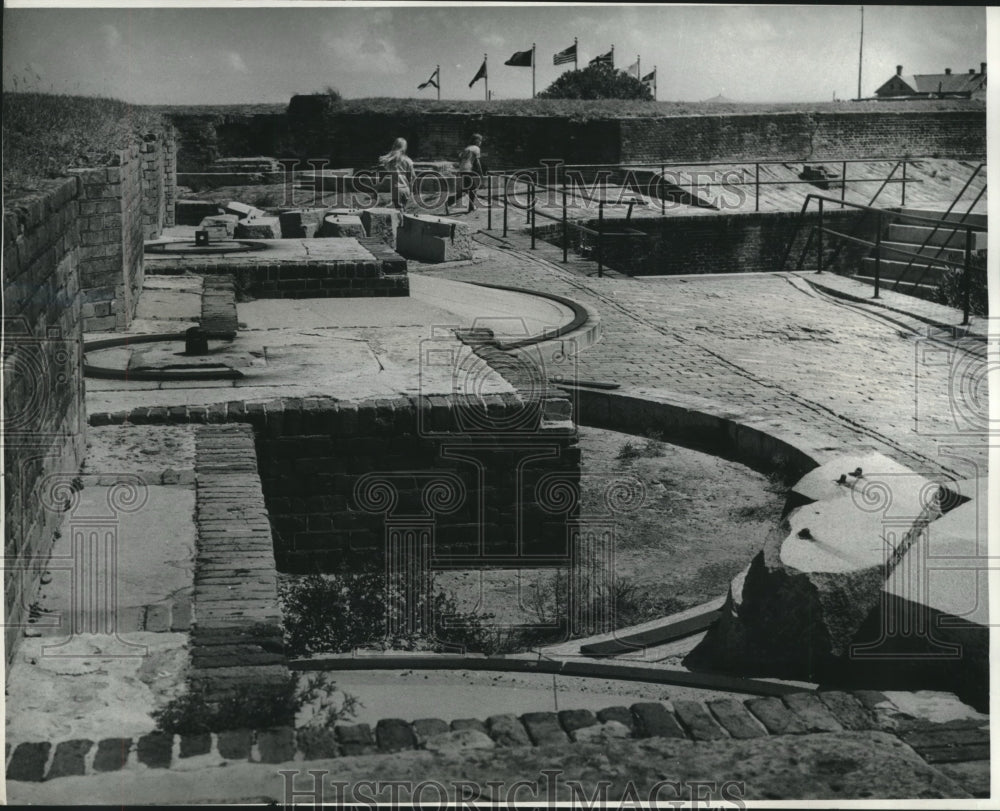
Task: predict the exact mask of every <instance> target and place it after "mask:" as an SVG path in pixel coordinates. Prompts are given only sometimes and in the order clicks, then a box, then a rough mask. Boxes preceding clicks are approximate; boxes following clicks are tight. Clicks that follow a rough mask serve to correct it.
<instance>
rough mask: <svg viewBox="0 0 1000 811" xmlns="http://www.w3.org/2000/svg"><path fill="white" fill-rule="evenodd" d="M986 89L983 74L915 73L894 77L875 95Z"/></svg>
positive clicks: (961, 91)
mask: <svg viewBox="0 0 1000 811" xmlns="http://www.w3.org/2000/svg"><path fill="white" fill-rule="evenodd" d="M985 87H986V74H985V73H915V74H902V75H899V74H897V75H895V76H893V77H892V78H890V79H889V81H887V82H886V83H885V84H883V85H882V86H881V87H880V88H879V89H878V90H876V91H875V93H876V94H881V95H910V94H913V93H969V92H974V91H976V90H982V89H984V88H985Z"/></svg>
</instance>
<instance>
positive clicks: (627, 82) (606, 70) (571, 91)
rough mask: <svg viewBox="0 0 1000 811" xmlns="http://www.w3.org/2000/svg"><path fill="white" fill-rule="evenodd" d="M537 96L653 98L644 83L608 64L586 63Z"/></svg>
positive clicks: (551, 97) (561, 97) (549, 97)
mask: <svg viewBox="0 0 1000 811" xmlns="http://www.w3.org/2000/svg"><path fill="white" fill-rule="evenodd" d="M538 98H540V99H640V100H646V101H652V100H653V93H652V91H651V90H650V89H649V87H648V85H645V84H643V83H642V82H640V81H639V80H638V79H636V78H635V77H634V76H630V75H629V74H627V73H626V72H625V71H623V70H616V69H615V68H613V67H611V66H610V65H605V64H597V65H588V66H587V67H585V68H582V69H581V70H569V71H566V72H565V73H564V74H562V76H560V77H559V78H558V79H556V80H555V81H554V82H553V83H552V84H550V85H549V86H548V87H547V88H545V90H543V91H542V92H541V93H539V94H538Z"/></svg>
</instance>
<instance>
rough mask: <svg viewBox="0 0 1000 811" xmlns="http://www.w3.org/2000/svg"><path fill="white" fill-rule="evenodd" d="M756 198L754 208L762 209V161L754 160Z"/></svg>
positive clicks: (755, 209) (756, 209)
mask: <svg viewBox="0 0 1000 811" xmlns="http://www.w3.org/2000/svg"><path fill="white" fill-rule="evenodd" d="M753 169H754V184H753V186H754V198H753V210H754V211H760V161H754V164H753Z"/></svg>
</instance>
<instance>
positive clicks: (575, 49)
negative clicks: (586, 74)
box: [573, 37, 580, 70]
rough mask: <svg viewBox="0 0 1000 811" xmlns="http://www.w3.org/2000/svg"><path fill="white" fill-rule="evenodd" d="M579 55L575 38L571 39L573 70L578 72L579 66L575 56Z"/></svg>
mask: <svg viewBox="0 0 1000 811" xmlns="http://www.w3.org/2000/svg"><path fill="white" fill-rule="evenodd" d="M579 53H580V47H579V45H578V44H577V41H576V37H573V70H579V68H580V66H579V64H577V61H576V60H577V58H578V56H577V54H579Z"/></svg>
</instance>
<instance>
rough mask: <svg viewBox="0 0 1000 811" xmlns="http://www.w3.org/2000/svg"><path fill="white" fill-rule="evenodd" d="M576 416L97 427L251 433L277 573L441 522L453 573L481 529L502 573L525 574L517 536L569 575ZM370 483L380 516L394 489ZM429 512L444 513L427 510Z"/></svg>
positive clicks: (478, 402)
mask: <svg viewBox="0 0 1000 811" xmlns="http://www.w3.org/2000/svg"><path fill="white" fill-rule="evenodd" d="M569 411H570V403H569V401H567V400H565V399H562V398H560V397H553V398H549V399H545V400H543V401H541V402H537V401H536V402H534V403H532V402H525V401H523V400H521V399H520V398H518V397H517V396H516V395H513V394H506V395H502V396H500V395H490V396H487V397H483V398H478V397H461V396H457V395H456V396H449V397H444V396H441V397H433V396H432V397H415V398H414V397H399V398H395V399H384V400H383V399H380V400H374V401H373V400H365V401H362V402H355V403H350V402H338V401H336V400H332V399H330V398H305V399H293V398H286V399H279V400H270V401H267V402H265V403H244V402H242V401H232V402H229V403H218V404H214V405H210V406H175V407H173V408H166V407H160V408H137V409H133V410H132V411H129V412H117V413H114V414H92V415H91V418H90V419H91V424H92V425H110V424H120V423H124V422H126V421H127V422H129V423H132V424H136V425H141V424H165V423H174V422H199V423H209V424H212V423H226V422H246V423H250V424H251V425H252V426H253V428H254V432H255V434H256V437H257V455H258V465H259V470H260V479H261V483H262V486H263V490H264V495H265V497H266V500H267V509H268V512H269V513H270V516H271V522H272V526H273V528H274V542H275V557H276V559H277V563H278V567H279V568H280V569H282V570H285V571H302V572H313V571H316V570H317V569H319V570H323V569H325V568H330V567H333V566H335V565H337V563H338V562H340V561H342V560H343V557H344V555H345V553H346V552H349V551H350V550H354V549H360V550H365V551H366V552H371V551H373V550H374V549H378V548H384V543H385V537H386V536H385V528H386V526H387V523H388V522H390V521H392V522H396V525H397V526H399V525H400V524H399V522H403V524H406V522H408V521H414V520H415V521H416V522H417V523H418V524H419V523H420V521H421V520H423V521H424V523H425V524H426V521H427V520H432V521H433V523H434V527H435V532H436V539H435V544H436V547H435V548H437V549H439V550H445V551H447V552H448V554H449V556H450V558H449V562H451V563H452V564H454V565H458V564H464V565H467V566H474V565H477V563H476V562H477V561H478V562H479V563H482V562H483V559H482V558H480V557H478V556H477V555H478V552H477V549H478V542H479V535H478V533H479V529H480V527H483V528H484V533H485V536H484V537H483V539H482V540H483V543H484V546H485V549H486V551H487V552H488V553H489V554H491V555H492V556H493V557H492V558H491V562H493V563H494V564H496V563H499V562H500V561H498V557H504V556H507V557H509V558H511V560H510V561H509V564H510V565H519V566H524V565H526V564H525V561H524V558H523V557H521V558H520V559H515V556H516V555H517V554H518V547H517V544H516V541H517V538H518V533H519V532H520V533H521V536H522V538H523V540H524V545H523V548H522V549H521V552H522V554H524V555H536V556H539V557H537V559H536V560H533V561H531V562H532V563H533V564H534V565H547V564H552V563H555V562H558V563H561V564H566V562H567V560H568V558H569V553H568V550H567V545H568V542H567V529H566V527H567V523H568V521H569V519H571V518H572V517H573V510H574V509H575V508H574V507H573V506H572V505H569V506H566V505H565V504H563V503H562V502H560V499H559V497H560V492H562V493H565V487H570V488H572V487H575V486H576V485H575V482H577V481H578V479H579V470H580V451H579V447H578V446H577V437H576V434H575V431H574V430H573V426H572V423H571V422H569V417H570V415H569ZM367 474H372V475H373V476H375V477H377V478H379V479H380V480H384V481H385V483H386V484H385V487H386V488H388V490H389V491H392V492H393V493H394V496H393V498H392V499H390V502H391V507H387V509H380V508H379V503H378V494H379V493H381V492H386V491H385V489H383V488H382V485H379V484H376V483H374V482H372V481H370V480H367V479H365V478H364V477H365V476H366V475H367ZM566 483H568V484H566ZM362 490H363V491H364V492H365V493H367V494H368V495H359V493H361V491H362ZM449 491H452V492H454V493H455V494H456V500H455V501H454V502H451V501H450V496H449ZM386 504H387V505H388V504H389V502H386ZM428 505H437V506H436V507H434V509H433V510H431V511H430V512H428V509H430V507H429V506H428ZM545 555H547V556H548V558H547V559H546V558H545V557H544V556H545ZM461 556H467V557H461Z"/></svg>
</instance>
